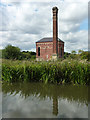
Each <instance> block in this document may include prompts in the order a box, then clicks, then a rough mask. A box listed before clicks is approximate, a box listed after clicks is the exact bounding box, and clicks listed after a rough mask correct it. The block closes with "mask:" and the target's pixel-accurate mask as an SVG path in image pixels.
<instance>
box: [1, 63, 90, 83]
mask: <svg viewBox="0 0 90 120" xmlns="http://www.w3.org/2000/svg"><path fill="white" fill-rule="evenodd" d="M89 67H90V65H89V64H88V63H82V62H78V61H70V62H68V61H57V62H29V61H11V62H10V61H7V62H6V61H4V62H3V64H2V80H4V81H8V82H23V81H27V82H29V81H30V82H38V81H41V82H45V83H47V82H50V83H58V84H65V83H67V84H68V83H72V84H84V85H85V84H90V82H89V74H90V72H89Z"/></svg>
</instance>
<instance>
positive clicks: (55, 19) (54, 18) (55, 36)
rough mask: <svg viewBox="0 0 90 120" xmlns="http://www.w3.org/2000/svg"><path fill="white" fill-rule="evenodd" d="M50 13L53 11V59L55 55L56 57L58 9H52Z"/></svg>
mask: <svg viewBox="0 0 90 120" xmlns="http://www.w3.org/2000/svg"><path fill="white" fill-rule="evenodd" d="M52 11H53V58H57V55H58V8H57V7H53V8H52ZM55 56H56V57H55Z"/></svg>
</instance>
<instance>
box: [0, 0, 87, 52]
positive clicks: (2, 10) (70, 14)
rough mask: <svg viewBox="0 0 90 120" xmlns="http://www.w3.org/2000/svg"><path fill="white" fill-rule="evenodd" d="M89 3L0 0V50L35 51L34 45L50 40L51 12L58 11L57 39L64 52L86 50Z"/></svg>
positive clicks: (81, 0)
mask: <svg viewBox="0 0 90 120" xmlns="http://www.w3.org/2000/svg"><path fill="white" fill-rule="evenodd" d="M88 1H89V0H46V1H45V2H44V0H27V2H26V0H19V2H18V0H0V49H3V48H5V47H6V46H7V45H8V44H11V45H13V46H17V47H19V48H20V49H21V50H25V51H36V44H35V42H36V41H38V40H40V39H42V38H44V37H52V36H53V24H52V22H53V21H52V20H53V19H52V15H53V14H52V8H53V7H54V6H57V7H58V9H59V10H58V37H59V38H60V39H61V40H63V41H64V42H65V47H64V49H65V52H71V51H72V50H75V51H78V50H79V49H82V50H85V51H87V50H88Z"/></svg>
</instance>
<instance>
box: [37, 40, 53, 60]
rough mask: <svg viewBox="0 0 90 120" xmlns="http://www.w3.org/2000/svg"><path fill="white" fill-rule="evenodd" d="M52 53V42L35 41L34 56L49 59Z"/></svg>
mask: <svg viewBox="0 0 90 120" xmlns="http://www.w3.org/2000/svg"><path fill="white" fill-rule="evenodd" d="M38 47H40V56H38ZM52 53H53V42H40V43H39V42H38V43H36V58H41V59H43V60H49V59H50V58H51V56H52Z"/></svg>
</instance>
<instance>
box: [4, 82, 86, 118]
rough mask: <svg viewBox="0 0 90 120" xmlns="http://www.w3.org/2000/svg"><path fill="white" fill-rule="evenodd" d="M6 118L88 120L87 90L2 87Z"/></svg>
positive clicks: (51, 86)
mask: <svg viewBox="0 0 90 120" xmlns="http://www.w3.org/2000/svg"><path fill="white" fill-rule="evenodd" d="M2 117H3V118H88V87H87V86H72V85H54V84H43V83H13V84H11V83H3V85H2Z"/></svg>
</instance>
